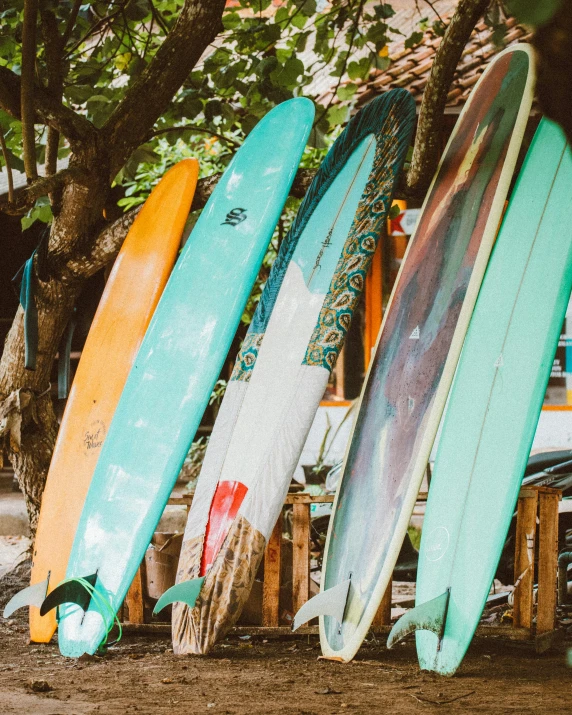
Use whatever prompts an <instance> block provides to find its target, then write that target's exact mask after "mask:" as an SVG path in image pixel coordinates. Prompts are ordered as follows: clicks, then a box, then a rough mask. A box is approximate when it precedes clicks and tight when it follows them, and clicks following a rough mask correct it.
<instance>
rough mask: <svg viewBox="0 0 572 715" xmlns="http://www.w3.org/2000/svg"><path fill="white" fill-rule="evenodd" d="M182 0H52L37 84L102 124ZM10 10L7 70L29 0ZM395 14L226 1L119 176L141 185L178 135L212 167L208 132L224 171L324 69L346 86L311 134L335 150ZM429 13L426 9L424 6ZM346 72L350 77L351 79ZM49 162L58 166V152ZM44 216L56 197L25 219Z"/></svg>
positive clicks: (361, 6)
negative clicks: (194, 61) (329, 140)
mask: <svg viewBox="0 0 572 715" xmlns="http://www.w3.org/2000/svg"><path fill="white" fill-rule="evenodd" d="M183 4H184V3H183V1H182V0H112V1H111V2H87V3H80V2H77V0H62V1H57V0H41V2H40V9H39V14H38V30H39V31H38V33H37V34H38V36H37V48H36V62H35V72H36V83H37V84H38V85H39V86H41V87H42V88H44V90H45V91H49V92H50V93H51V94H52V95H53V97H54V98H55V99H56V100H57V101H60V100H61V101H62V103H63V105H64V106H65V107H66V108H69V110H72V111H73V112H75V113H78V114H80V115H82V116H83V117H85V118H86V119H87V120H88V121H89V122H90V123H92V124H93V126H94V127H96V128H102V127H104V126H105V124H106V122H108V121H109V120H110V118H111V117H112V114H113V111H114V109H115V108H116V107H117V105H118V104H119V103H120V102H121V101H122V99H123V98H124V96H125V94H126V92H128V90H129V89H130V87H132V86H133V84H134V83H135V81H136V80H137V78H139V77H140V76H141V74H142V73H143V72H144V70H145V69H146V68H147V67H148V66H149V63H150V61H151V60H152V58H153V57H154V56H155V55H156V53H157V51H158V50H159V48H160V47H161V45H162V43H163V42H164V39H165V37H166V35H167V34H168V33H169V31H170V30H172V28H173V27H174V25H175V22H176V19H177V17H178V15H179V14H180V12H181V9H182V7H183ZM0 9H1V11H0V21H1V29H0V67H5V68H6V69H9V70H11V71H12V72H14V73H15V74H16V75H21V70H22V41H21V38H22V31H23V26H24V2H23V0H15V1H12V0H10V2H5V3H3V4H1V5H0ZM393 15H394V10H393V8H392V6H391V4H390V3H378V4H374V5H372V4H371V3H366V2H365V1H364V0H334V1H333V2H331V3H329V4H326V3H324V2H323V0H322V1H321V2H317V0H285V1H284V2H281V3H279V4H278V7H277V3H273V2H271V0H239V1H236V2H232V3H227V7H226V8H225V11H224V13H223V15H222V28H221V29H222V31H221V32H220V33H219V35H218V37H217V39H216V41H215V42H214V43H213V44H212V45H211V46H210V47H209V48H208V49H207V51H206V52H205V54H204V56H203V59H202V61H201V62H200V63H199V65H197V66H196V67H195V68H194V69H193V70H192V71H191V72H190V73H189V75H188V76H187V77H186V79H185V81H184V82H183V84H182V86H181V87H180V88H179V89H178V91H177V92H176V94H175V96H174V97H173V100H172V101H171V102H170V104H169V106H168V108H167V110H166V111H165V112H163V113H162V115H161V117H160V118H159V119H158V121H157V122H156V124H155V125H154V126H153V127H149V128H148V131H147V132H146V137H145V139H144V141H143V142H142V143H141V144H140V145H139V146H138V147H137V148H136V149H135V150H134V151H133V152H132V153H131V155H130V157H129V158H128V160H127V162H126V163H125V165H124V166H122V167H121V168H120V171H119V173H118V174H117V175H116V176H115V177H113V178H114V179H115V180H116V181H117V182H120V183H121V182H124V181H126V182H130V181H132V180H133V179H134V177H135V175H136V172H137V170H138V167H139V165H140V164H141V163H146V164H149V163H152V162H155V161H156V162H157V163H158V165H161V164H163V163H164V160H165V156H166V151H165V146H166V145H172V146H177V142H178V141H179V139H184V140H185V141H186V142H187V143H188V144H189V145H190V146H191V147H192V149H193V150H194V151H195V152H198V153H199V155H200V156H201V158H202V159H204V160H205V169H206V168H207V167H209V168H210V167H211V166H212V163H213V162H212V161H211V160H210V154H211V149H212V147H213V142H211V143H210V146H209V143H208V141H207V142H204V141H202V142H197V135H201V136H202V138H203V139H207V140H208V139H209V138H210V139H213V140H217V142H218V144H219V146H218V147H217V149H216V153H217V159H218V161H217V162H216V163H217V168H220V166H223V165H224V163H225V162H226V161H228V159H229V158H230V156H231V155H232V153H233V152H234V150H235V149H236V148H237V147H238V146H239V145H240V143H241V142H242V140H243V138H244V137H245V136H246V135H247V134H248V133H249V131H250V130H251V129H252V128H253V127H254V125H255V124H256V122H258V120H259V119H260V118H261V117H262V116H264V114H266V113H267V112H268V111H269V109H271V108H272V107H273V106H275V105H276V104H278V103H280V102H282V101H284V100H286V99H289V98H290V97H293V96H298V95H301V94H306V95H310V96H313V95H315V94H316V85H315V82H314V79H315V77H316V76H317V75H318V76H321V77H322V78H323V84H322V85H321V87H322V90H323V88H324V87H325V86H327V85H328V84H334V85H337V86H336V97H337V100H336V103H335V104H333V103H332V101H329V102H325V101H324V102H322V103H321V104H320V103H318V106H317V115H316V125H315V130H314V132H313V134H312V138H311V143H312V144H313V145H314V146H315V147H324V146H325V144H326V142H325V141H324V138H325V136H326V135H327V134H328V133H330V132H331V131H332V130H335V128H336V127H338V126H339V125H340V124H342V123H343V122H345V121H346V119H347V116H348V110H349V108H350V107H351V106H352V103H353V98H354V94H355V91H356V89H357V85H356V84H355V81H356V80H363V79H364V78H366V77H367V75H368V74H369V72H370V70H371V68H372V67H381V68H385V67H387V66H388V64H389V58H388V51H387V46H388V43H389V42H390V41H391V40H393V39H396V37H398V36H399V35H400V33H399V31H398V30H396V29H394V28H392V26H391V19H392V17H393ZM419 20H420V22H422V21H424V18H423V17H422V16H421V15H420V16H419ZM421 38H422V34H421V33H419V32H418V31H416V32H414V33H413V34H412V35H411V36H410V37H409V38H406V39H407V42H408V43H409V44H415V43H417V42H419V41H420V39H421ZM344 77H346V78H349V80H350V81H349V82H347V81H346V82H344V83H342V78H344ZM0 82H1V75H0ZM313 98H314V99H317V98H316V97H315V96H313ZM150 101H152V99H151V100H150ZM0 127H1V128H2V131H3V133H4V137H5V140H6V148H7V152H6V153H7V157H6V158H7V159H8V162H9V163H10V165H11V166H12V167H14V168H16V169H19V170H20V171H23V170H24V161H23V158H24V157H23V143H22V123H21V121H20V119H19V118H15V117H14V116H11V114H10V113H9V112H7V111H5V110H0ZM35 130H36V131H35V139H36V141H35V146H36V149H35V160H36V162H37V163H38V164H40V165H41V164H45V163H46V162H48V164H49V161H50V153H51V154H52V155H53V153H54V148H53V143H54V137H53V131H52V132H51V130H50V128H49V126H48V125H47V124H45V123H44V124H40V123H37V124H36V126H35ZM50 134H51V135H52V136H51V137H50ZM55 140H56V141H57V157H58V159H60V160H61V159H64V158H66V157H68V156H69V154H70V151H72V149H73V147H71V146H70V142H69V141H62V139H61V137H60V136H57V137H56V138H55ZM50 142H51V143H52V147H51V149H50ZM176 153H177V152H176V150H175V151H174V154H176ZM2 160H3V161H5V158H4V157H3V159H2ZM46 169H47V171H46V173H49V174H52V173H54V171H55V166H54V165H53V161H52V166H51V167H50V166H47V167H46ZM203 171H204V170H203ZM41 173H43V172H41ZM125 203H126V205H130V204H131V202H125ZM36 218H39V219H40V220H43V221H48V220H50V218H51V214H50V207H49V204H48V202H47V201H46V200H45V199H40V202H39V204H38V205H37V206H36V207H34V208H33V209H32V210H31V212H30V214H29V216H28V217H27V219H26V220H25V224H24V225H25V226H27V225H29V224H30V223H31V221H32V220H33V219H36Z"/></svg>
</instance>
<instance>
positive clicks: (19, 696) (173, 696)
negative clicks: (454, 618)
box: [0, 565, 572, 715]
mask: <svg viewBox="0 0 572 715" xmlns="http://www.w3.org/2000/svg"><path fill="white" fill-rule="evenodd" d="M26 574H27V571H26V566H25V565H22V566H21V567H19V569H18V570H17V571H16V573H15V574H14V575H13V576H12V575H10V574H9V575H8V576H7V577H5V578H4V579H2V580H0V605H2V606H3V604H4V603H5V602H6V600H7V599H8V598H10V596H11V594H12V593H13V592H15V590H16V589H17V588H18V587H19V585H20V582H22V580H23V581H24V582H25V579H26ZM568 645H572V643H570V642H569V643H568V644H566V643H563V644H562V645H561V646H559V648H558V649H556V650H553V651H551V652H549V653H548V654H544V655H540V656H538V655H536V654H535V653H534V650H533V648H532V647H531V646H530V645H527V644H522V643H514V644H511V643H507V642H499V641H495V640H493V639H490V638H488V639H476V640H475V642H474V644H473V646H472V647H471V650H470V652H469V654H468V656H467V657H466V659H465V661H464V663H463V665H462V667H461V669H460V671H459V672H458V674H457V675H456V676H455V677H454V678H450V679H445V678H441V677H439V676H435V675H433V674H429V673H421V672H419V669H418V667H417V662H416V658H415V646H414V643H413V642H407V643H405V644H404V645H401V646H399V647H397V648H396V649H395V651H387V650H386V648H385V644H384V642H382V641H378V642H375V641H372V640H370V641H369V642H368V643H367V644H365V645H364V647H363V648H362V649H361V651H360V653H359V655H358V657H357V658H356V660H355V661H354V662H353V663H351V664H349V665H341V664H338V663H332V662H328V661H323V660H318V656H319V654H320V650H319V644H318V639H317V638H316V637H313V636H312V637H310V638H308V637H304V638H294V637H292V638H289V639H287V640H285V639H280V640H261V639H259V640H256V639H253V638H245V639H243V640H241V639H238V638H236V637H231V638H228V639H227V640H226V641H224V642H223V643H221V644H220V645H219V646H217V647H216V648H215V650H214V652H213V653H212V654H211V655H209V656H207V657H177V656H175V655H173V653H172V651H171V648H170V642H169V640H168V639H167V638H156V637H149V638H144V637H142V636H140V635H139V636H130V635H128V636H125V637H124V639H123V640H122V641H121V643H120V644H119V645H117V646H114V647H112V648H111V649H110V650H109V651H108V653H107V655H105V656H104V657H87V656H85V657H83V658H81V659H80V660H79V661H76V660H71V659H68V658H63V657H62V656H61V655H60V654H59V651H58V648H57V644H56V643H55V642H54V643H51V644H49V645H29V644H28V639H27V625H26V616H25V615H18V616H17V617H14V618H13V619H10V620H8V621H6V620H4V619H2V618H0V713H2V715H11V714H12V713H18V714H19V715H20V714H23V713H26V714H27V713H30V714H31V715H36V714H37V715H84V714H87V713H102V714H103V713H105V714H106V715H107V714H109V715H116V714H117V715H119V714H121V715H124V714H125V715H132V714H133V713H139V714H147V713H148V714H149V715H151V714H153V715H155V714H156V713H157V714H159V713H169V714H171V713H175V712H176V713H178V714H180V715H186V714H190V713H193V714H194V713H213V715H215V714H216V713H232V714H233V715H243V714H244V715H245V714H246V713H256V714H258V713H261V714H262V713H284V714H285V715H290V714H291V715H294V714H296V715H303V714H307V715H326V714H327V715H330V714H333V713H353V714H354V715H358V714H359V715H361V714H364V715H365V714H366V713H380V712H391V713H392V715H401V713H418V712H437V711H438V712H439V713H453V712H455V713H485V712H486V713H506V712H514V713H540V712H542V713H572V689H571V684H572V682H571V676H572V669H569V668H568V667H567V666H566V650H567V646H568Z"/></svg>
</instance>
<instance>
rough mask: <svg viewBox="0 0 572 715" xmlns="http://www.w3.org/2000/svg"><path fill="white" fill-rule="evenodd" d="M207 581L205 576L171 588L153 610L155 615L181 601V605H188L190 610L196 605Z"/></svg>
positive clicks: (182, 582)
mask: <svg viewBox="0 0 572 715" xmlns="http://www.w3.org/2000/svg"><path fill="white" fill-rule="evenodd" d="M204 580H205V577H204V576H201V577H200V578H193V579H191V580H190V581H181V583H177V584H175V586H171V588H169V589H168V590H167V591H165V593H164V594H163V595H162V596H161V598H160V599H159V600H158V601H157V604H156V605H155V608H154V609H153V614H154V615H156V614H157V613H159V611H162V610H163V609H164V608H166V607H167V606H169V605H171V603H176V602H177V601H180V602H181V603H186V604H187V606H189V608H192V607H193V606H194V605H195V602H196V600H197V596H198V595H199V593H200V591H201V588H202V587H203V582H204Z"/></svg>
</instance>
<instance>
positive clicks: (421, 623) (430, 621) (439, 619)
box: [387, 588, 451, 648]
mask: <svg viewBox="0 0 572 715" xmlns="http://www.w3.org/2000/svg"><path fill="white" fill-rule="evenodd" d="M450 595H451V589H450V588H448V589H447V590H446V591H445V593H442V594H441V595H440V596H437V598H432V599H431V600H430V601H426V602H425V603H422V604H420V605H419V606H415V608H412V609H411V610H410V611H407V613H405V614H404V615H403V616H401V618H400V619H399V620H398V621H397V623H396V624H395V625H394V626H393V628H392V629H391V632H390V634H389V638H388V639H387V647H388V648H392V647H393V646H394V645H395V644H396V643H398V642H399V641H400V640H403V638H405V636H407V635H409V634H410V633H414V632H415V631H431V632H432V633H435V635H436V636H437V637H438V638H439V644H440V643H441V641H442V640H443V633H444V632H445V622H446V621H447V610H448V608H449V596H450Z"/></svg>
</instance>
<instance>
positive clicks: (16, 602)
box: [3, 576, 49, 618]
mask: <svg viewBox="0 0 572 715" xmlns="http://www.w3.org/2000/svg"><path fill="white" fill-rule="evenodd" d="M48 582H49V576H48V578H46V579H44V580H43V581H40V582H39V583H35V584H33V585H32V586H28V587H27V588H23V589H22V590H21V591H18V593H17V594H16V595H15V596H12V598H11V599H10V600H9V601H8V603H7V604H6V606H5V607H4V613H3V616H4V618H10V616H11V615H12V614H13V613H14V611H17V610H18V609H19V608H24V606H36V607H37V608H40V606H41V605H42V603H43V602H44V600H45V598H46V593H47V591H48Z"/></svg>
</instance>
